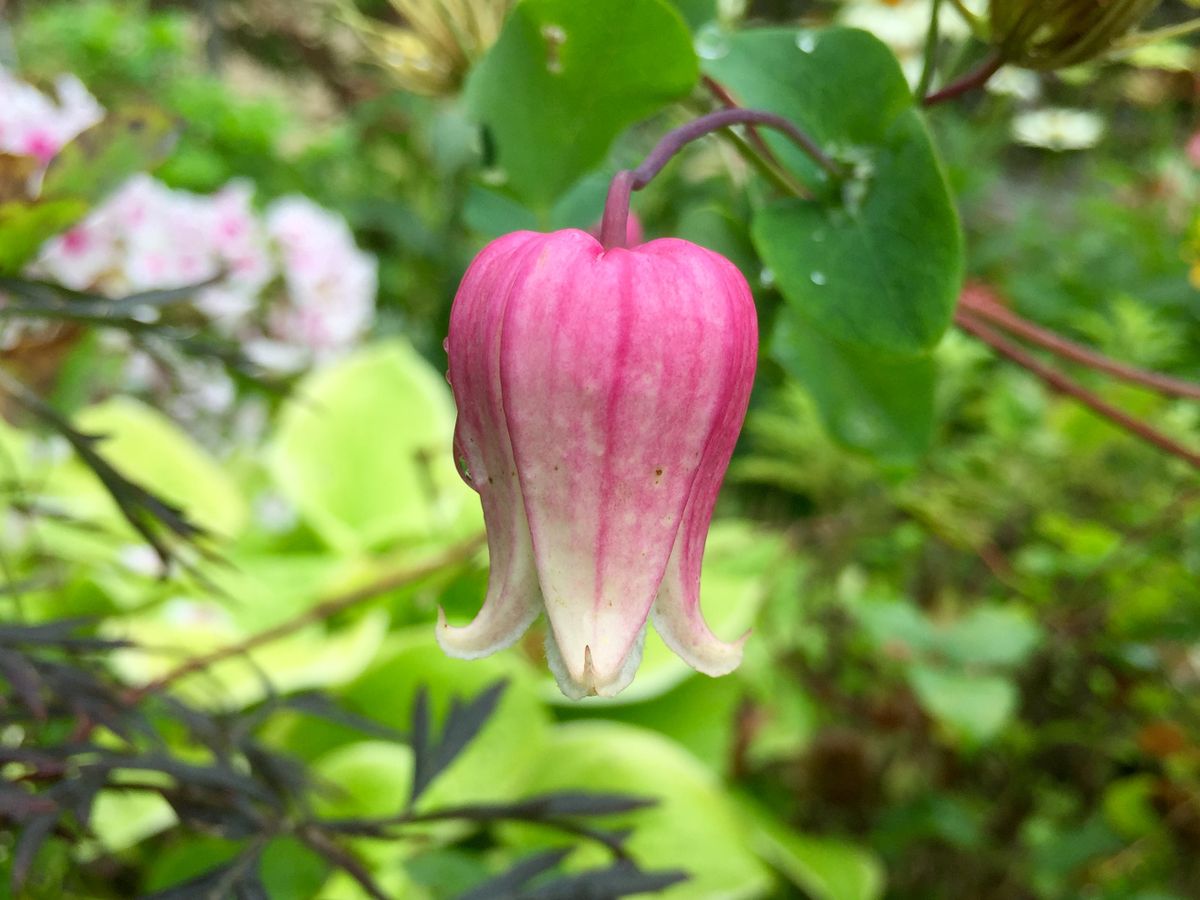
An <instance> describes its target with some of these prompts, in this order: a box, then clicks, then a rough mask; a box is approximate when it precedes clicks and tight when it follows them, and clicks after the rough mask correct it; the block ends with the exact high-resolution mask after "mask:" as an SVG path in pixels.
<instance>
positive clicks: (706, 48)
mask: <svg viewBox="0 0 1200 900" xmlns="http://www.w3.org/2000/svg"><path fill="white" fill-rule="evenodd" d="M728 52H729V39H728V38H727V37H726V36H725V32H723V31H722V30H721V29H720V28H719V27H717V26H716V25H712V24H709V25H706V26H704V27H703V28H701V29H700V31H698V32H697V33H696V55H697V56H699V57H700V58H701V59H720V58H721V57H723V56H725V55H726V54H727V53H728Z"/></svg>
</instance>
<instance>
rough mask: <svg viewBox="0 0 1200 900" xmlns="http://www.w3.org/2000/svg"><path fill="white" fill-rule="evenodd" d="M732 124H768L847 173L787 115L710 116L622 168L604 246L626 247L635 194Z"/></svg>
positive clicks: (607, 213)
mask: <svg viewBox="0 0 1200 900" xmlns="http://www.w3.org/2000/svg"><path fill="white" fill-rule="evenodd" d="M731 125H764V126H766V127H768V128H774V129H776V130H777V131H780V132H782V133H783V134H785V135H787V136H788V137H789V138H791V140H792V142H793V143H795V144H796V145H797V146H798V147H800V149H801V150H803V151H804V152H805V153H807V154H808V155H809V157H811V158H812V160H813V161H814V162H816V164H817V165H818V166H820V167H821V168H822V169H824V170H825V171H826V172H828V173H829V174H830V175H831V176H833V177H834V178H841V177H842V176H843V174H844V173H843V172H842V170H841V168H840V167H839V166H838V164H837V163H835V162H834V161H833V160H832V159H830V158H829V157H828V156H826V155H825V153H824V151H822V150H821V148H820V147H818V146H817V143H816V141H814V140H813V139H812V138H811V137H809V136H808V135H807V134H805V133H804V132H803V131H802V130H801V129H800V128H799V127H798V126H796V125H795V124H794V123H792V122H790V121H788V120H787V119H785V118H784V117H783V116H777V115H775V114H774V113H769V112H763V111H762V110H757V109H741V108H738V109H722V110H718V111H717V112H712V113H708V114H707V115H704V116H700V117H699V118H697V119H693V120H692V121H691V122H688V123H687V124H685V125H680V126H679V127H678V128H676V129H674V130H672V131H669V132H667V134H665V135H664V136H663V138H662V140H660V141H659V142H658V144H657V145H656V146H655V148H654V149H653V150H651V151H650V153H649V154H648V155H647V156H646V158H645V159H644V160H643V161H642V164H641V165H640V166H638V167H637V168H636V169H622V170H621V171H620V172H618V173H617V174H616V175H614V176H613V180H612V184H611V185H610V186H609V189H608V199H607V200H606V201H605V203H604V218H603V220H602V221H601V223H600V243H601V244H603V245H604V249H606V250H611V249H613V248H614V247H624V246H625V237H626V228H627V223H628V220H629V197H630V194H631V193H632V192H633V191H640V190H641V189H642V188H644V187H645V186H646V185H648V184H649V183H650V181H651V180H652V179H653V178H654V176H655V175H657V174H658V173H659V172H661V171H662V170H663V167H664V166H666V164H667V163H668V162H670V161H671V158H672V157H673V156H674V155H675V154H676V153H678V152H679V151H680V150H682V149H683V148H684V147H685V146H686V145H687V144H689V143H691V142H692V141H694V140H696V139H697V138H701V137H703V136H704V135H706V134H710V133H712V132H714V131H720V130H721V129H722V128H728V127H729V126H731Z"/></svg>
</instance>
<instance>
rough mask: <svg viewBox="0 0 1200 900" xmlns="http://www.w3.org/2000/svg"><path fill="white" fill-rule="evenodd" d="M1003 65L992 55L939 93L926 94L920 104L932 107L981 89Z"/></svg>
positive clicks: (998, 58) (997, 57) (1002, 61)
mask: <svg viewBox="0 0 1200 900" xmlns="http://www.w3.org/2000/svg"><path fill="white" fill-rule="evenodd" d="M1003 65H1004V60H1002V59H1001V58H1000V57H999V56H998V55H996V54H995V53H993V54H992V55H991V56H989V57H987V59H985V60H984V61H983V62H981V63H980V64H979V65H978V66H976V67H975V68H974V69H972V70H971V71H969V72H967V74H965V75H963V76H962V77H961V78H959V79H957V80H956V81H952V82H950V83H949V84H948V85H946V86H945V87H944V88H942V89H941V90H940V91H934V92H933V93H932V94H928V95H927V96H926V97H925V98H924V99H923V100H922V101H921V104H922V105H923V106H933V105H935V104H937V103H942V102H944V101H946V100H953V99H954V98H955V97H961V96H962V95H963V94H965V93H967V92H968V91H973V90H975V89H976V88H981V87H983V86H984V85H985V84H987V83H988V80H989V79H990V78H991V77H992V76H993V75H995V74H996V73H997V72H999V71H1000V67H1001V66H1003Z"/></svg>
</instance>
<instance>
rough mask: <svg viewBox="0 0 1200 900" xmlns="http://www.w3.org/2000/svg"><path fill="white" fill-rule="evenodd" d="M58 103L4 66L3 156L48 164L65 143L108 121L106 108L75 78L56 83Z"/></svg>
mask: <svg viewBox="0 0 1200 900" xmlns="http://www.w3.org/2000/svg"><path fill="white" fill-rule="evenodd" d="M54 87H55V92H56V93H57V94H58V100H57V102H56V101H55V100H53V99H51V98H50V97H47V96H46V95H45V94H43V93H42V92H41V91H39V90H38V89H37V88H35V87H33V86H32V85H29V84H26V83H25V82H23V81H20V80H19V79H17V78H15V77H13V75H12V74H11V73H10V72H8V71H6V70H5V69H4V68H3V67H0V153H11V154H13V155H15V156H32V157H34V158H36V159H37V160H38V162H40V163H42V164H43V165H45V164H46V163H48V162H49V161H50V160H51V159H52V158H53V157H54V155H55V154H56V153H58V151H59V150H61V149H62V146H63V144H65V143H67V142H68V141H69V140H71V139H72V138H73V137H75V135H77V134H79V133H80V132H81V131H83V130H85V129H87V128H90V127H91V126H93V125H95V124H96V123H97V122H99V121H100V120H101V119H102V118H104V109H103V108H102V107H101V106H100V104H99V103H97V102H96V98H95V97H93V96H92V95H91V94H90V93H88V90H87V88H85V87H84V86H83V83H82V82H81V81H80V80H79V79H78V78H76V77H75V76H73V75H63V76H62V77H61V78H59V79H58V81H57V82H55V85H54Z"/></svg>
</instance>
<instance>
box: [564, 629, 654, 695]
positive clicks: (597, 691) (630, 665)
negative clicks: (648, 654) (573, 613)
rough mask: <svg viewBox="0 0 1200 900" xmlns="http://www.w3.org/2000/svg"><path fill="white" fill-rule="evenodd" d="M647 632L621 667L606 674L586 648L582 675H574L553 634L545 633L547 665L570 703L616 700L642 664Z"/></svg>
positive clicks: (640, 636)
mask: <svg viewBox="0 0 1200 900" xmlns="http://www.w3.org/2000/svg"><path fill="white" fill-rule="evenodd" d="M645 639H646V631H645V629H644V628H643V629H642V631H641V633H639V635H638V638H637V641H636V642H635V643H634V645H633V646H632V647H631V648H630V650H629V653H628V654H627V655H626V656H625V658H624V660H622V661H621V664H620V665H619V666H618V667H616V668H615V669H613V670H611V671H608V672H604V671H601V670H599V669H597V667H596V665H595V662H594V661H593V658H592V648H591V647H590V646H584V648H583V666H582V668H581V670H580V671H579V672H574V673H573V672H572V671H571V669H570V667H569V666H568V665H567V663H566V660H565V659H564V658H563V655H562V651H561V650H560V649H559V646H558V643H557V641H555V640H554V630H553V629H547V630H546V662H547V663H548V664H549V666H550V671H551V672H552V673H554V680H555V681H557V682H558V689H559V690H560V691H562V692H563V695H564V696H565V697H567V699H569V700H582V699H583V698H584V697H615V696H617V694H619V693H621V691H623V690H625V688H627V687H629V684H630V682H632V681H633V676H634V675H636V674H637V670H638V666H640V665H641V664H642V646H643V644H644V643H645Z"/></svg>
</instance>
